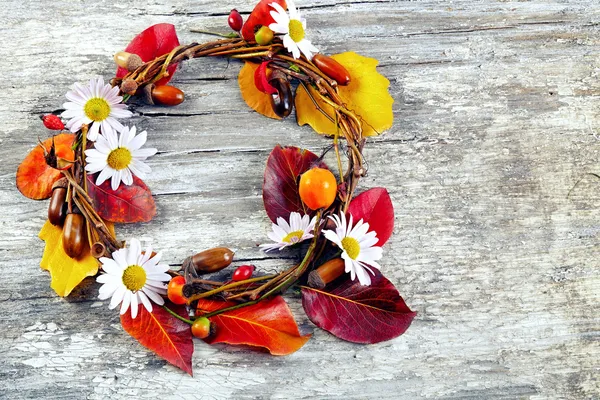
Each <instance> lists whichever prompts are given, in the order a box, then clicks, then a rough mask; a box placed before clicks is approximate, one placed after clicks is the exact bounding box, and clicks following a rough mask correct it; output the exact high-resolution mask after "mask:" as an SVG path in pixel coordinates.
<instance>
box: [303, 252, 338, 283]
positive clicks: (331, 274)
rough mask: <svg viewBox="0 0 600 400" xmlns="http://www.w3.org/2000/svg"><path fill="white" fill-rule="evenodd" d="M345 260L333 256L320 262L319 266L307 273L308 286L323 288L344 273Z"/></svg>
mask: <svg viewBox="0 0 600 400" xmlns="http://www.w3.org/2000/svg"><path fill="white" fill-rule="evenodd" d="M344 268H345V262H344V260H342V259H341V258H334V259H333V260H329V261H327V262H326V263H324V264H322V265H321V266H320V267H319V268H317V269H315V270H313V271H312V272H311V273H310V274H308V286H310V287H312V288H315V289H323V288H324V287H325V286H327V285H328V284H329V283H331V282H333V281H334V280H336V279H337V278H339V277H340V276H342V274H343V273H344Z"/></svg>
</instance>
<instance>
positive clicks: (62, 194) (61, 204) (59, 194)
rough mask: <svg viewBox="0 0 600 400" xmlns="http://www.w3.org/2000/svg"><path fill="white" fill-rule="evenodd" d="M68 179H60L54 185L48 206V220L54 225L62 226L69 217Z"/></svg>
mask: <svg viewBox="0 0 600 400" xmlns="http://www.w3.org/2000/svg"><path fill="white" fill-rule="evenodd" d="M66 199H67V178H60V179H59V180H57V181H56V182H54V185H52V196H51V197H50V204H49V205H48V220H49V221H50V223H51V224H52V225H56V226H62V224H63V222H64V221H65V217H66V216H67V208H66V205H67V203H66V202H65V200H66Z"/></svg>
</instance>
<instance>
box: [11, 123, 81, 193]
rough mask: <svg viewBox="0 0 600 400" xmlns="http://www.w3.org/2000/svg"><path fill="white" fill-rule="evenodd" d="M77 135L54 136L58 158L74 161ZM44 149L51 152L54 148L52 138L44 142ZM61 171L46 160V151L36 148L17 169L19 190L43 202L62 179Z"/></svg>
mask: <svg viewBox="0 0 600 400" xmlns="http://www.w3.org/2000/svg"><path fill="white" fill-rule="evenodd" d="M74 138H75V135H73V134H72V133H61V134H59V135H56V136H54V145H55V146H56V156H57V157H61V158H64V159H67V160H71V161H72V160H73V159H74V155H73V150H72V149H71V145H72V144H73V139H74ZM43 146H44V148H46V150H49V149H50V147H51V146H52V138H49V139H46V140H45V141H44V142H43ZM61 176H62V175H61V173H60V171H59V170H57V169H54V168H51V167H50V166H48V164H46V160H45V159H44V149H43V148H42V147H41V146H39V145H38V146H36V147H35V149H33V150H31V152H30V153H29V154H28V155H27V157H25V159H24V160H23V162H21V164H20V165H19V168H18V169H17V189H19V191H20V192H21V193H22V194H23V195H24V196H25V197H28V198H30V199H33V200H43V199H47V198H48V197H50V195H51V194H52V185H53V184H54V182H56V181H57V180H58V179H60V177H61Z"/></svg>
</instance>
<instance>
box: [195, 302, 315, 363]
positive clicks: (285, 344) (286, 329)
mask: <svg viewBox="0 0 600 400" xmlns="http://www.w3.org/2000/svg"><path fill="white" fill-rule="evenodd" d="M234 304H235V303H228V302H225V301H217V300H206V299H200V300H199V301H198V311H200V312H202V313H208V312H211V311H216V310H219V309H221V308H225V307H229V306H232V305H234ZM209 319H210V321H211V322H212V323H213V324H215V325H216V333H215V334H214V335H213V336H210V337H209V338H208V339H205V341H206V342H207V343H209V344H213V343H228V344H238V345H239V344H243V345H250V346H258V347H263V348H266V349H267V350H269V352H270V353H271V354H273V355H277V356H283V355H288V354H291V353H293V352H295V351H296V350H298V349H299V348H300V347H302V346H304V344H305V343H306V342H307V341H308V339H309V338H310V335H305V336H300V332H299V331H298V325H296V321H294V317H293V315H292V312H291V311H290V308H289V307H288V305H287V303H286V302H285V300H283V297H281V296H277V297H274V298H272V299H270V300H264V301H261V302H259V303H257V304H254V305H251V306H247V307H243V308H240V309H237V310H232V311H226V312H224V313H222V314H218V315H215V316H214V317H210V318H209Z"/></svg>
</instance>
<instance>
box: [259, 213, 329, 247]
mask: <svg viewBox="0 0 600 400" xmlns="http://www.w3.org/2000/svg"><path fill="white" fill-rule="evenodd" d="M316 221H317V219H316V218H315V217H313V219H312V220H311V219H310V217H309V216H308V215H304V216H303V217H300V213H297V212H292V213H291V214H290V222H289V223H288V222H287V221H286V220H285V219H283V218H281V217H279V218H277V223H276V224H273V232H269V234H268V236H269V239H271V240H272V241H274V242H275V243H269V244H261V245H260V247H262V250H263V251H264V252H268V251H271V250H283V249H284V248H286V247H288V246H292V245H294V244H296V243H300V242H302V241H304V240H306V239H311V238H313V237H314V235H313V234H312V233H311V232H312V231H313V229H315V223H316Z"/></svg>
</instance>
